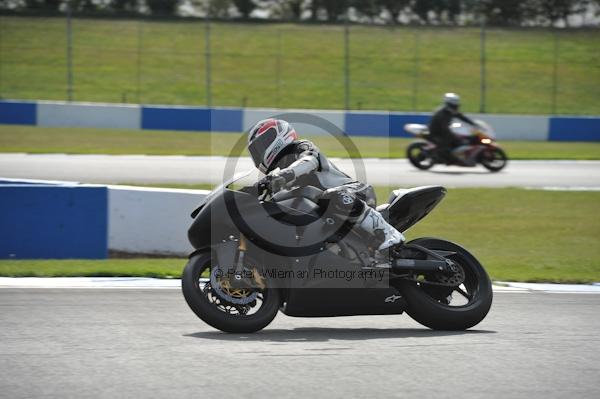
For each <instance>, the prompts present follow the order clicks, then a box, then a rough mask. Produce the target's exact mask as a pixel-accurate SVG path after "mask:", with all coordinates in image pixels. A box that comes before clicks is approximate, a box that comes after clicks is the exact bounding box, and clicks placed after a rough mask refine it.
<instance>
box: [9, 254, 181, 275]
mask: <svg viewBox="0 0 600 399" xmlns="http://www.w3.org/2000/svg"><path fill="white" fill-rule="evenodd" d="M185 262H186V261H185V259H178V258H161V259H155V258H150V259H149V258H136V259H107V260H89V259H64V260H62V259H61V260H54V259H51V260H2V261H0V276H13V277H94V276H95V277H110V276H120V277H126V276H127V277H134V276H135V277H158V278H170V277H177V278H179V276H180V275H181V270H182V269H183V266H184V265H185Z"/></svg>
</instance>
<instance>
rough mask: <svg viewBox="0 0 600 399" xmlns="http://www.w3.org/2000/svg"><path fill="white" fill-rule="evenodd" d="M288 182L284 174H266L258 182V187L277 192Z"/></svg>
mask: <svg viewBox="0 0 600 399" xmlns="http://www.w3.org/2000/svg"><path fill="white" fill-rule="evenodd" d="M286 184H287V180H286V179H285V178H284V177H283V176H279V175H277V174H273V175H266V176H265V177H263V178H262V179H260V181H259V182H258V188H259V190H261V189H267V190H269V192H271V193H273V194H275V193H277V192H279V191H281V189H282V188H284V187H285V185H286Z"/></svg>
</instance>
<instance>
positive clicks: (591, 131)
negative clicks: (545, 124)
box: [548, 117, 600, 141]
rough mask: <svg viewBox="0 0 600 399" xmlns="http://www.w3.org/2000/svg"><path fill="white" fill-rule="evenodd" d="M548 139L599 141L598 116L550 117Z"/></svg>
mask: <svg viewBox="0 0 600 399" xmlns="http://www.w3.org/2000/svg"><path fill="white" fill-rule="evenodd" d="M549 130H550V132H549V136H548V140H550V141H600V118H585V117H551V118H550V128H549Z"/></svg>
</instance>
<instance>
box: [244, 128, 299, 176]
mask: <svg viewBox="0 0 600 399" xmlns="http://www.w3.org/2000/svg"><path fill="white" fill-rule="evenodd" d="M297 138H298V135H297V134H296V131H295V130H294V128H293V127H292V125H290V124H289V123H287V122H286V121H284V120H281V119H264V120H262V121H260V122H257V123H256V124H255V125H254V126H253V127H252V128H251V129H250V130H249V131H248V151H250V156H251V157H252V160H253V161H254V165H255V166H256V167H257V168H258V169H259V170H260V171H261V172H263V173H267V171H268V170H269V168H270V167H271V165H272V164H273V161H275V159H276V158H277V155H278V154H279V153H280V152H281V151H283V149H284V148H286V147H287V146H288V145H290V144H291V143H292V142H293V141H294V140H296V139H297Z"/></svg>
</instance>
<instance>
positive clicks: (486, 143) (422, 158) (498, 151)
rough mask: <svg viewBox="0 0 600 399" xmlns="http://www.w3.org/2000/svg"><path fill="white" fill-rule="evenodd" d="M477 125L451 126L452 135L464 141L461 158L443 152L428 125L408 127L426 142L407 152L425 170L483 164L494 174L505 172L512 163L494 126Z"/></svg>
mask: <svg viewBox="0 0 600 399" xmlns="http://www.w3.org/2000/svg"><path fill="white" fill-rule="evenodd" d="M476 122H477V124H478V126H477V127H474V126H471V125H468V124H465V123H461V122H457V123H453V124H452V126H451V127H450V129H451V130H452V132H453V133H454V134H456V135H457V136H459V137H461V138H462V140H463V145H462V146H461V147H459V155H460V157H458V158H457V157H449V156H448V155H447V154H444V153H443V152H442V151H440V150H439V148H438V146H437V145H436V143H435V142H434V140H433V139H432V137H431V136H430V135H429V128H428V127H427V126H426V125H421V124H417V123H408V124H406V125H404V130H406V131H407V132H408V133H410V134H413V135H415V136H416V137H419V138H421V139H424V140H425V141H416V142H414V143H411V144H410V145H409V146H408V148H407V149H406V157H407V158H408V160H409V161H410V163H411V164H413V165H414V166H415V167H416V168H418V169H421V170H427V169H430V168H431V167H433V165H435V164H445V165H456V166H467V167H469V166H476V165H478V164H481V165H483V166H484V167H485V168H486V169H488V170H489V171H491V172H498V171H499V170H502V169H503V168H504V167H505V166H506V164H507V162H508V157H507V156H506V153H505V152H504V150H503V149H502V148H500V146H499V145H498V144H497V143H496V138H495V135H494V131H493V129H492V127H491V126H490V125H488V124H487V123H485V122H483V121H480V120H478V121H476Z"/></svg>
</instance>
